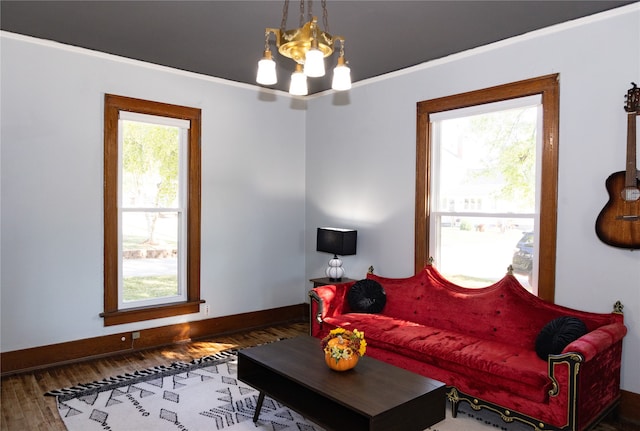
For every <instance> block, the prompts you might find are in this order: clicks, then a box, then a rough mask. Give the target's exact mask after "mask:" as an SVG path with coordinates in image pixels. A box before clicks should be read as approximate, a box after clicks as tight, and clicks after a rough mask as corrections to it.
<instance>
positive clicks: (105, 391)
mask: <svg viewBox="0 0 640 431" xmlns="http://www.w3.org/2000/svg"><path fill="white" fill-rule="evenodd" d="M236 367H237V360H236V355H235V352H233V351H230V352H222V353H220V354H216V355H213V356H207V357H204V358H201V359H198V360H195V361H193V362H190V363H184V362H177V363H174V364H172V365H170V366H159V367H154V368H150V369H147V370H143V371H138V372H135V373H132V374H125V375H123V376H118V377H113V378H109V379H105V380H103V381H100V382H93V383H88V384H82V385H78V386H74V387H71V388H65V389H60V390H54V391H50V392H47V393H46V395H51V396H55V397H56V398H57V405H58V412H59V414H60V417H61V418H62V420H63V421H64V424H65V426H66V427H67V430H69V431H94V430H95V431H105V430H109V431H144V430H149V431H164V430H167V431H169V430H171V431H174V430H180V431H204V430H229V431H244V430H265V431H267V430H268V431H288V430H291V431H293V430H295V431H321V430H322V428H321V427H319V426H317V425H315V424H313V423H311V422H308V421H306V420H305V419H304V418H303V417H302V416H300V415H299V414H297V413H296V412H294V411H292V410H290V409H288V408H287V407H286V406H284V405H282V404H280V403H278V402H276V401H274V400H272V399H270V398H269V397H266V398H265V400H264V403H263V405H262V410H261V411H260V418H259V420H258V422H256V423H254V422H253V413H254V411H255V406H256V403H257V400H258V391H256V390H255V389H253V388H251V387H250V386H248V385H246V384H244V383H242V382H240V381H239V380H237V379H236V375H237V374H236ZM464 408H465V404H464V403H463V404H462V405H461V408H460V411H459V412H458V417H457V418H455V419H452V418H451V417H450V408H449V406H448V405H447V418H446V419H445V420H444V421H442V422H440V423H438V424H436V425H434V426H433V427H431V428H429V430H431V431H489V430H494V431H495V430H502V431H530V430H531V429H532V428H531V427H526V426H524V425H522V424H518V423H516V424H506V423H505V422H503V421H502V420H501V419H500V418H499V417H498V416H497V415H494V414H493V413H491V412H487V413H478V412H474V411H473V410H471V409H469V410H465V409H464ZM480 415H482V416H480Z"/></svg>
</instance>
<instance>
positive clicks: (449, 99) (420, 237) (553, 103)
mask: <svg viewBox="0 0 640 431" xmlns="http://www.w3.org/2000/svg"><path fill="white" fill-rule="evenodd" d="M558 78H559V75H558V74H552V75H546V76H542V77H539V78H532V79H527V80H524V81H518V82H513V83H509V84H504V85H498V86H495V87H490V88H486V89H482V90H476V91H471V92H467V93H461V94H456V95H453V96H446V97H441V98H437V99H432V100H426V101H421V102H418V104H417V121H416V127H417V130H416V210H415V211H416V213H415V271H416V273H417V272H419V271H421V270H422V269H423V268H424V267H425V265H426V264H427V263H428V261H429V256H430V251H429V235H430V232H429V220H430V217H431V213H430V210H431V209H430V208H429V199H428V196H427V193H428V191H429V190H430V186H431V175H430V172H431V169H430V167H431V150H430V147H431V146H430V142H431V135H432V130H431V122H430V118H429V117H430V115H431V114H433V113H436V112H442V111H447V110H452V109H460V108H467V107H470V106H475V105H482V104H487V103H493V102H500V101H504V100H509V99H515V98H518V97H525V96H533V95H536V94H540V95H541V97H542V117H543V120H542V121H543V123H542V154H541V155H540V157H542V172H541V179H540V188H541V194H540V196H541V198H540V232H539V236H538V238H539V240H538V250H539V251H544V252H538V277H537V280H538V296H539V297H540V298H542V299H544V300H547V301H549V302H553V301H554V298H555V278H556V235H557V206H558V131H559V115H560V113H559V112H560V94H559V83H558Z"/></svg>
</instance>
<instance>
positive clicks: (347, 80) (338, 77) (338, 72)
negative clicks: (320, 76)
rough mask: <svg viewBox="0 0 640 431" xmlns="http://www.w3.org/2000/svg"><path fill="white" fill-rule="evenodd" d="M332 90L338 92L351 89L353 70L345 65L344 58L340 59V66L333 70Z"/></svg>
mask: <svg viewBox="0 0 640 431" xmlns="http://www.w3.org/2000/svg"><path fill="white" fill-rule="evenodd" d="M331 88H333V89H334V90H336V91H345V90H349V89H351V69H349V66H347V65H346V64H344V57H339V58H338V65H337V66H336V68H335V69H333V80H332V82H331Z"/></svg>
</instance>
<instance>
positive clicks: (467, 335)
mask: <svg viewBox="0 0 640 431" xmlns="http://www.w3.org/2000/svg"><path fill="white" fill-rule="evenodd" d="M367 279H369V280H374V281H377V282H378V283H379V284H380V285H381V286H382V287H383V289H384V293H385V297H386V304H385V305H384V308H383V309H382V311H381V312H378V313H363V312H358V313H356V312H353V311H352V310H351V308H350V305H349V301H348V300H347V295H348V292H349V289H350V288H351V287H352V286H353V285H354V283H355V282H350V283H345V284H337V285H327V286H320V287H317V288H314V289H313V290H311V291H310V292H309V295H310V298H311V301H310V312H311V335H313V336H315V337H318V338H322V337H324V336H325V335H326V334H327V333H328V332H329V330H331V329H333V328H336V327H343V328H347V329H353V328H355V329H358V330H360V331H364V334H365V338H366V340H367V344H368V345H367V355H368V356H371V357H374V358H377V359H379V360H382V361H385V362H388V363H391V364H394V365H396V366H399V367H402V368H405V369H408V370H411V371H413V372H416V373H418V374H422V375H424V376H428V377H430V378H434V379H437V380H440V381H442V382H444V383H446V385H447V386H448V390H447V397H448V399H449V401H450V402H451V408H452V415H453V417H455V415H456V413H457V408H458V405H459V403H460V402H462V401H464V402H467V403H469V404H470V405H471V407H472V408H474V409H476V410H479V409H481V408H486V409H490V410H493V411H496V412H498V413H499V414H500V415H501V416H502V418H503V419H504V420H505V421H506V422H512V421H514V420H518V421H521V422H524V423H527V424H530V425H532V426H533V427H534V429H535V430H540V431H544V430H571V431H582V430H585V429H588V428H590V427H591V426H593V425H595V424H596V423H597V422H598V421H599V420H601V419H602V418H603V417H604V416H605V415H606V414H608V413H609V412H611V411H612V410H613V409H614V408H615V407H616V406H617V405H618V403H619V397H620V362H621V355H622V339H623V337H624V335H625V334H626V332H627V328H626V327H625V326H624V324H623V316H622V306H621V305H620V303H619V302H618V303H617V304H616V306H615V307H614V308H616V309H615V310H614V312H613V313H611V314H599V313H589V312H583V311H577V310H573V309H570V308H566V307H561V306H558V305H554V304H551V303H548V302H546V301H543V300H541V299H539V298H538V297H536V296H535V295H532V294H531V293H529V292H528V291H527V290H525V289H524V288H523V287H522V286H521V285H520V283H519V282H518V281H517V279H516V278H515V277H514V276H513V275H512V274H507V275H506V276H505V277H504V278H503V279H501V280H500V281H498V282H497V283H495V284H493V285H491V286H489V287H486V288H481V289H468V288H463V287H460V286H457V285H455V284H453V283H451V282H449V281H448V280H446V279H445V278H444V277H443V276H442V275H441V274H440V273H439V272H438V271H437V270H436V269H435V268H434V267H433V265H428V266H427V267H425V268H424V270H423V271H421V272H420V273H418V274H416V275H415V276H412V277H409V278H403V279H393V278H384V277H380V276H377V275H375V274H367ZM562 316H573V317H576V318H578V319H580V320H581V321H582V322H584V324H585V325H586V331H587V333H586V335H583V336H582V337H580V338H578V339H577V340H575V341H573V342H571V343H570V344H568V345H567V346H566V347H565V348H564V350H562V352H559V354H557V355H549V356H548V359H547V360H543V359H541V358H540V357H538V355H537V354H536V350H535V347H534V346H535V344H536V339H537V338H538V334H539V333H540V331H541V329H542V328H543V327H545V325H547V324H548V323H549V322H550V321H552V320H553V319H556V318H558V317H562Z"/></svg>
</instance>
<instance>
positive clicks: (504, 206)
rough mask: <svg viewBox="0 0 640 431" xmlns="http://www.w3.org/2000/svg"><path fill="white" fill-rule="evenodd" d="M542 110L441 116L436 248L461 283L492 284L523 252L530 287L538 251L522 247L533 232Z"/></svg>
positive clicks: (435, 192)
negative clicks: (442, 118) (453, 116)
mask: <svg viewBox="0 0 640 431" xmlns="http://www.w3.org/2000/svg"><path fill="white" fill-rule="evenodd" d="M538 115H539V107H538V106H528V107H523V108H516V109H506V110H500V111H495V112H488V113H483V114H480V115H472V116H464V117H459V118H451V119H446V120H441V121H438V122H437V123H435V126H434V128H435V130H436V133H435V137H436V139H435V140H434V143H433V145H435V148H434V151H433V154H434V155H435V162H436V163H435V170H436V172H437V173H438V179H437V180H436V181H433V186H432V187H433V190H432V193H431V204H432V208H433V211H432V215H433V217H432V219H431V223H432V226H431V232H432V234H434V235H433V237H432V238H433V240H434V241H435V244H434V246H435V247H433V248H432V249H435V250H437V252H436V254H437V256H435V257H436V261H437V262H438V266H439V268H440V270H441V271H442V272H443V274H444V275H445V276H447V277H449V278H451V279H452V280H453V281H456V282H457V283H458V284H460V285H463V286H468V287H482V286H486V285H488V284H491V283H493V282H495V281H497V280H499V279H500V278H502V277H503V276H504V274H505V272H506V270H507V268H508V266H509V265H511V264H512V263H513V262H514V259H516V258H517V259H520V262H519V263H520V265H519V266H520V267H522V268H523V269H522V270H520V269H518V272H520V273H521V274H520V276H519V277H521V281H522V282H523V284H524V285H525V286H527V287H528V286H529V282H530V276H531V274H532V270H533V265H534V264H533V256H535V253H534V251H533V250H532V247H531V246H530V245H529V246H528V247H527V250H528V251H530V253H528V254H527V256H525V255H524V253H520V254H517V252H516V250H517V249H518V247H519V242H520V240H521V239H522V237H523V235H524V233H525V232H533V231H534V222H535V214H536V212H537V209H536V208H537V207H536V187H537V184H536V171H537V169H536V147H537V136H538V135H539V132H538ZM533 235H534V233H531V234H530V235H529V236H530V237H531V238H533ZM532 241H533V240H532Z"/></svg>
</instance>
